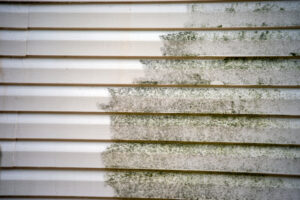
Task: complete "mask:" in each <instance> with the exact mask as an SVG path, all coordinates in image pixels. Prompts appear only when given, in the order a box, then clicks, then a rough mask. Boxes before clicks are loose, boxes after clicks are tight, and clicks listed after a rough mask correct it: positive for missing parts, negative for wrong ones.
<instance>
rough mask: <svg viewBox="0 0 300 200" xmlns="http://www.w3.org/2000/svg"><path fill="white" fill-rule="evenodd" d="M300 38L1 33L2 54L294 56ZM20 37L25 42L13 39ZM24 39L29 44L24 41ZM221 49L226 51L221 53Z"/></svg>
mask: <svg viewBox="0 0 300 200" xmlns="http://www.w3.org/2000/svg"><path fill="white" fill-rule="evenodd" d="M299 34H300V31H298V30H282V31H277V30H273V31H201V32H200V31H183V32H165V31H164V32H163V31H162V32H158V31H148V32H146V31H54V30H51V31H45V30H44V31H41V30H30V31H16V30H10V31H8V30H2V31H0V43H1V44H2V45H1V46H0V54H1V55H7V56H8V55H19V56H24V54H25V55H38V56H144V57H145V56H148V57H149V56H185V57H191V56H294V55H299V53H300V52H299V51H300V49H299V46H300V41H299ZM19 35H20V37H22V40H16V39H13V38H15V37H16V36H19ZM25 36H26V41H24V40H23V38H24V37H25ZM12 39H13V40H12ZM220 46H222V48H219V47H220ZM16 49H18V51H17V50H16ZM19 49H22V51H21V50H19ZM25 49H26V51H25ZM24 51H25V52H24Z"/></svg>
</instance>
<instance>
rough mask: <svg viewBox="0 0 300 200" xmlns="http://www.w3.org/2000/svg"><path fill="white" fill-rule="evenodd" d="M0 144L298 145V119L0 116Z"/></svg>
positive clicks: (24, 114) (62, 115)
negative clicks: (30, 141) (4, 141)
mask: <svg viewBox="0 0 300 200" xmlns="http://www.w3.org/2000/svg"><path fill="white" fill-rule="evenodd" d="M0 129H1V133H0V138H1V139H33V140H35V139H44V140H47V139H48V140H51V139H54V140H59V139H60V140H82V141H84V140H123V141H177V142H212V143H263V144H296V145H299V144H300V134H299V133H300V119H298V118H267V117H260V118H257V117H213V116H206V117H205V116H168V115H166V116H153V115H144V116H141V115H91V114H89V115H88V114H81V115H76V114H26V113H21V114H14V113H3V114H0Z"/></svg>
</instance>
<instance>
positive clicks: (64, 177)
mask: <svg viewBox="0 0 300 200" xmlns="http://www.w3.org/2000/svg"><path fill="white" fill-rule="evenodd" d="M0 175H1V182H0V185H1V187H0V193H1V195H41V196H47V195H48V196H87V197H89V196H99V197H112V196H115V193H114V191H113V189H112V188H111V187H110V186H109V185H107V184H106V183H105V172H99V171H76V170H68V171H60V170H1V172H0Z"/></svg>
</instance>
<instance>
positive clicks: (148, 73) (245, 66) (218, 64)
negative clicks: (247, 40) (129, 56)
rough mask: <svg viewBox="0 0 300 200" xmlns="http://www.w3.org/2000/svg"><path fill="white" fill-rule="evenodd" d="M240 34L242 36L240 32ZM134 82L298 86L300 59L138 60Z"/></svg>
mask: <svg viewBox="0 0 300 200" xmlns="http://www.w3.org/2000/svg"><path fill="white" fill-rule="evenodd" d="M241 37H243V36H242V35H241ZM141 63H143V65H144V71H145V76H144V77H141V78H139V79H137V80H135V81H134V83H138V84H174V85H300V78H299V77H300V61H299V60H284V59H246V58H236V59H225V60H153V59H152V60H141Z"/></svg>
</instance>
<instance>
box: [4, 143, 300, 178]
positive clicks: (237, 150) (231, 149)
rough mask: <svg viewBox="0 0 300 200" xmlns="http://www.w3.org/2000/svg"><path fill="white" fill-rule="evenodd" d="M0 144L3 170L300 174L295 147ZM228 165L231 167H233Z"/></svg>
mask: <svg viewBox="0 0 300 200" xmlns="http://www.w3.org/2000/svg"><path fill="white" fill-rule="evenodd" d="M0 144H1V150H2V154H3V159H2V161H1V165H2V166H4V167H15V166H16V167H58V168H61V167H62V168H63V167H67V168H99V169H101V168H121V169H124V168H125V169H160V170H162V169H164V170H188V171H189V170H192V171H219V172H222V171H223V172H224V171H225V172H226V171H227V172H253V173H274V174H294V175H295V174H298V175H299V174H300V167H299V166H300V150H299V148H292V147H290V148H288V147H255V146H254V147H249V146H228V145H226V146H223V145H197V144H196V145H195V144H185V145H176V144H139V143H128V144H126V143H121V144H112V143H96V142H58V141H56V142H39V141H37V142H31V141H9V142H1V143H0ZM9 158H13V160H11V159H9ZM224 160H226V162H225V161H224ZM262 161H263V163H262ZM228 163H231V164H230V165H228Z"/></svg>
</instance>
